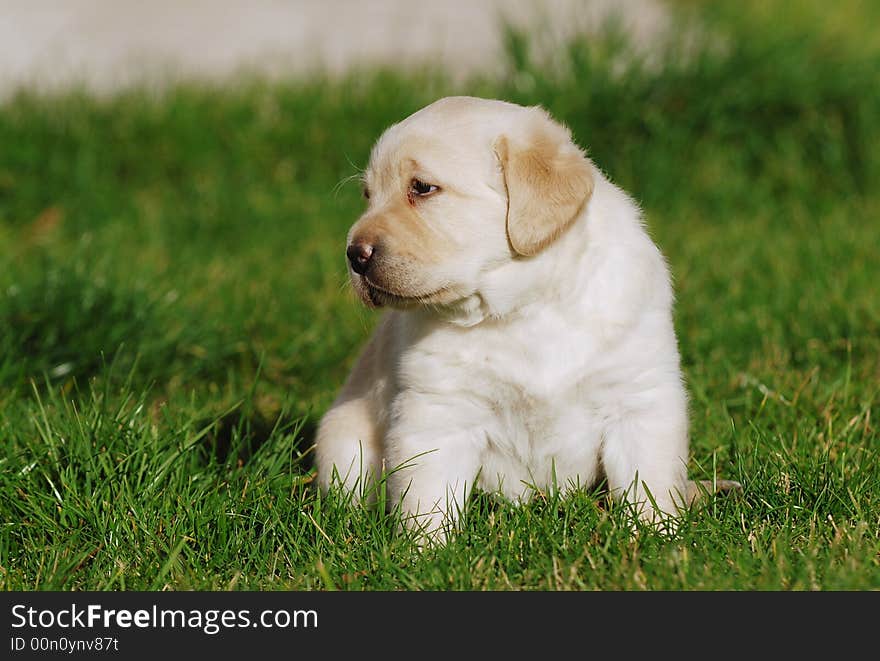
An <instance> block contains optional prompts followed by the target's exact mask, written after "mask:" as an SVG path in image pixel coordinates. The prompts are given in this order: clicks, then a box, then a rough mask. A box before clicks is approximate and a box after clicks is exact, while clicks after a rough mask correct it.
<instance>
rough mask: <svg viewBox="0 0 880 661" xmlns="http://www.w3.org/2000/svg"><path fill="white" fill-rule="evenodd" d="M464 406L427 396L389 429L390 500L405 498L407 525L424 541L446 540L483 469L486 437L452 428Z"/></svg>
mask: <svg viewBox="0 0 880 661" xmlns="http://www.w3.org/2000/svg"><path fill="white" fill-rule="evenodd" d="M461 417H462V416H461V410H460V409H456V410H450V409H449V408H448V407H447V406H443V405H434V404H431V403H429V402H426V401H424V400H422V401H418V402H415V403H413V405H411V406H408V407H406V408H405V411H404V412H403V414H402V415H398V416H396V419H395V421H394V423H393V424H392V425H391V428H390V429H389V433H388V438H387V444H386V452H387V463H386V470H387V472H388V493H389V502H390V503H391V504H392V505H393V504H396V503H398V502H399V503H400V505H401V509H402V514H403V517H404V524H405V525H406V526H407V527H409V528H411V529H414V530H418V531H419V532H420V533H421V534H422V536H423V539H424V541H426V542H430V543H440V544H442V543H443V542H444V541H445V540H446V533H447V531H448V530H451V528H452V527H453V526H454V525H455V524H456V522H457V520H458V516H459V514H460V513H461V512H462V511H463V510H464V507H465V504H466V502H467V499H468V496H469V495H470V492H471V489H472V488H473V483H474V480H475V479H476V477H477V473H478V471H479V468H480V455H481V452H482V447H483V445H484V444H485V440H484V439H485V436H484V435H482V434H481V433H480V432H478V431H475V430H474V428H469V429H465V428H454V429H450V428H449V422H450V420H456V419H458V420H460V419H461Z"/></svg>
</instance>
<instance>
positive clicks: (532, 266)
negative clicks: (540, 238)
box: [479, 207, 589, 320]
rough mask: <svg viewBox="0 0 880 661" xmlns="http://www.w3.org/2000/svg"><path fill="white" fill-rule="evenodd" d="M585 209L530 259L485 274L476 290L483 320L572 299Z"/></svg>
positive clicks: (583, 250) (583, 246) (584, 239)
mask: <svg viewBox="0 0 880 661" xmlns="http://www.w3.org/2000/svg"><path fill="white" fill-rule="evenodd" d="M588 209H589V207H587V208H585V209H583V210H582V211H581V213H580V215H579V216H578V218H577V220H575V221H574V222H573V223H572V224H571V226H570V227H569V228H568V229H567V230H566V231H565V233H564V234H563V235H562V236H560V237H559V238H558V239H557V240H556V241H554V242H553V243H552V244H551V245H550V246H548V247H547V248H546V249H545V250H543V251H542V252H540V253H539V254H537V255H535V256H534V257H520V258H517V259H514V260H513V261H511V262H507V263H505V264H502V265H501V266H498V267H496V268H495V269H492V270H490V271H489V272H487V273H486V274H485V275H484V277H483V279H482V282H481V286H480V288H479V293H480V297H481V299H482V309H483V311H484V313H485V316H486V317H487V318H492V319H496V320H503V319H507V318H513V317H518V316H522V315H528V314H530V310H531V309H532V308H533V307H535V306H546V305H548V304H553V303H554V302H558V303H559V304H565V301H566V299H567V298H569V297H571V296H576V295H577V292H576V290H577V289H578V287H579V284H580V280H581V273H580V271H581V270H582V265H583V262H584V260H585V259H586V255H587V248H588V243H589V242H588V239H589V237H588V232H589V228H588V222H589V221H588V217H587V216H588Z"/></svg>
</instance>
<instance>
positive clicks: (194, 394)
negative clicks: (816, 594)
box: [0, 0, 880, 590]
mask: <svg viewBox="0 0 880 661" xmlns="http://www.w3.org/2000/svg"><path fill="white" fill-rule="evenodd" d="M791 4H792V3H774V4H772V6H770V8H768V5H767V4H766V3H754V4H753V5H749V7H750V9H749V10H748V11H741V10H737V12H736V14H732V13H729V12H728V11H727V10H723V9H715V10H713V13H712V14H711V15H710V14H706V13H705V12H704V13H703V14H702V15H700V16H699V20H700V21H702V23H701V24H702V26H703V27H702V32H701V34H703V35H709V37H707V38H700V37H695V36H694V34H695V33H694V32H693V31H688V30H681V31H680V32H681V34H682V35H685V36H682V37H677V38H671V39H670V41H669V43H668V44H667V45H666V46H664V47H663V48H662V49H660V52H659V54H658V53H655V55H654V56H653V57H651V58H649V59H647V60H646V61H645V62H640V61H639V59H638V58H637V57H635V56H633V55H632V54H631V53H630V51H629V48H628V46H627V44H626V41H625V40H624V39H621V38H619V36H615V35H613V34H612V35H611V36H609V37H608V38H604V39H597V38H589V39H581V40H575V41H573V42H572V43H570V44H568V45H567V46H566V47H564V48H557V49H556V54H557V55H558V57H557V58H555V59H554V60H553V61H541V60H540V59H538V58H536V57H533V56H532V55H531V52H532V46H533V45H534V44H535V37H534V36H531V37H527V36H525V35H522V34H516V33H510V34H509V38H508V55H509V66H508V71H507V74H506V75H504V76H501V77H500V78H498V79H474V80H470V81H468V82H466V83H461V84H453V83H451V82H450V81H449V80H448V79H446V78H445V77H444V76H443V75H442V74H441V73H439V72H438V71H423V72H420V73H411V74H400V73H393V72H383V71H364V72H359V73H358V74H356V75H352V76H351V77H349V78H348V79H345V80H328V79H325V78H321V77H314V78H311V79H306V80H297V81H288V82H281V83H278V82H275V83H266V82H261V81H258V80H243V81H240V82H239V83H237V84H235V85H228V86H225V87H212V86H203V85H197V84H187V85H180V86H178V87H176V88H174V89H172V90H170V91H168V92H167V93H165V94H162V95H160V96H154V95H151V94H149V93H147V92H146V91H143V90H132V91H128V92H125V93H122V94H120V95H117V96H115V97H113V98H109V99H103V100H99V99H95V98H90V97H89V96H87V95H85V94H81V93H68V94H64V95H60V96H55V97H48V98H47V97H41V96H35V95H31V94H27V93H22V94H19V95H17V96H16V97H14V98H12V99H11V100H9V101H8V102H6V103H5V104H4V105H2V106H0V439H2V443H3V445H2V448H3V449H2V455H0V588H2V589H7V590H10V589H28V590H30V589H39V590H44V589H62V590H67V589H99V590H104V589H227V588H228V589H333V588H340V589H355V590H357V589H876V588H880V439H878V433H877V426H878V390H880V362H878V356H880V296H878V285H877V283H878V282H880V195H878V192H877V191H878V190H880V86H878V85H877V72H878V71H880V47H878V46H880V45H878V43H877V41H876V35H874V36H873V37H872V36H871V30H870V26H871V25H872V24H875V21H873V20H872V18H876V16H873V17H872V16H870V15H868V14H871V13H872V12H873V10H871V9H869V8H862V9H859V7H860V6H861V5H859V4H858V3H843V4H841V5H839V6H838V8H837V9H834V10H827V8H826V9H822V11H820V10H819V9H818V4H817V3H814V2H809V1H806V0H805V1H804V2H801V3H798V9H799V11H794V10H793V9H792V8H791ZM738 6H739V5H738ZM865 12H867V13H865ZM682 20H684V19H682ZM449 93H471V94H478V95H483V96H493V97H499V98H505V99H509V100H512V101H516V102H520V103H541V104H543V105H545V106H546V107H548V108H549V109H550V110H551V111H552V112H553V113H554V114H555V115H556V116H557V117H559V118H561V119H563V120H564V121H565V122H566V123H568V124H569V125H570V126H571V128H572V130H573V132H574V134H575V136H576V138H577V139H578V141H579V142H580V143H581V144H584V145H586V146H587V147H588V148H589V152H590V154H591V156H592V157H593V158H594V160H595V161H596V162H597V163H598V164H599V165H600V166H601V167H602V168H603V169H604V170H605V171H606V172H607V173H608V174H609V175H610V176H611V177H612V178H613V179H614V180H615V181H616V182H617V183H619V184H620V185H622V186H623V187H624V188H626V189H627V190H628V191H630V192H631V193H632V194H633V195H634V196H636V197H637V199H639V200H640V201H641V203H642V204H643V206H644V208H645V211H646V215H647V218H648V223H649V227H650V230H651V232H652V235H653V236H654V237H655V239H656V240H657V242H658V243H659V245H660V246H661V248H662V249H663V251H664V252H665V254H666V255H667V256H668V258H669V261H670V263H671V266H672V270H673V272H674V275H675V280H676V289H677V301H678V302H677V306H676V323H677V328H678V332H679V338H680V344H681V351H682V355H683V360H684V365H685V369H686V373H687V379H688V387H689V391H690V393H691V400H692V404H691V417H692V463H691V466H690V472H691V475H692V476H694V477H697V478H704V479H706V478H711V477H712V476H713V475H718V476H722V477H724V478H730V479H737V480H739V481H741V482H742V483H743V484H744V486H745V493H744V495H743V496H742V497H741V498H739V499H723V500H717V501H714V502H712V503H710V504H708V505H707V506H706V507H704V508H702V509H700V510H696V511H693V512H691V513H690V515H689V516H688V517H687V518H686V519H685V520H684V522H683V523H682V525H681V527H680V529H679V531H678V532H677V533H676V534H675V535H674V536H672V537H668V536H664V535H661V534H659V533H656V532H653V531H650V530H641V531H640V533H639V534H637V535H632V534H631V532H630V529H629V527H628V524H627V516H626V512H625V511H623V509H622V508H621V507H619V506H615V505H614V504H613V503H611V502H610V501H609V500H608V498H607V496H606V495H605V494H603V493H601V492H599V491H597V492H585V493H582V494H578V495H576V496H573V497H569V498H565V499H563V498H560V497H559V496H558V495H557V494H554V493H538V494H536V498H535V499H534V501H533V502H532V503H531V504H529V505H526V506H523V507H513V506H511V505H508V504H506V503H504V502H500V501H498V500H496V499H494V498H492V497H491V496H489V495H485V494H483V495H478V496H477V497H476V498H475V499H474V500H473V502H472V503H471V506H470V508H469V509H468V511H467V514H466V517H465V520H464V523H463V526H462V531H461V533H460V534H458V535H457V536H456V537H454V538H453V539H452V540H451V542H450V543H449V544H448V545H447V546H445V547H443V548H439V549H430V550H427V551H425V552H419V551H418V550H417V546H416V544H415V543H414V540H413V539H411V538H410V537H409V536H408V535H406V534H403V533H400V532H398V531H397V526H396V520H395V517H394V516H393V515H391V514H383V513H380V512H367V511H364V510H362V509H360V508H359V507H357V506H353V505H352V504H351V503H348V502H346V500H345V498H343V497H342V496H341V495H340V494H336V493H331V494H330V495H328V496H322V495H321V494H319V493H318V491H317V490H316V489H315V488H314V487H313V485H312V484H311V483H310V473H309V470H310V463H311V462H310V457H311V453H310V444H311V440H312V436H313V430H314V425H315V423H316V421H317V419H318V418H319V416H320V414H321V413H322V412H323V411H324V410H326V408H327V406H328V405H329V404H330V402H331V401H332V399H333V397H334V394H335V392H336V390H337V389H338V387H339V386H340V384H341V383H342V380H343V379H344V377H345V375H346V372H347V370H348V368H349V367H350V366H351V363H352V361H353V359H354V357H355V356H356V354H357V352H358V350H359V348H360V346H361V345H362V344H363V342H364V340H365V338H366V337H367V335H368V333H369V330H370V329H371V328H372V326H373V325H374V324H375V321H376V316H375V315H373V314H372V313H369V312H367V311H365V310H364V309H363V308H362V307H360V306H359V305H358V304H357V303H356V301H355V300H354V298H353V297H352V296H351V295H350V294H349V293H348V292H347V291H346V287H345V269H344V263H343V259H344V258H343V245H342V242H343V239H344V236H345V232H346V230H347V228H348V226H349V225H350V224H351V222H352V221H353V220H354V219H355V218H356V217H357V215H358V213H359V212H360V210H361V208H362V201H361V200H360V197H359V195H360V191H359V190H358V188H357V186H356V185H353V184H349V185H345V184H342V185H339V182H341V181H343V180H344V179H345V178H346V177H349V176H350V175H352V174H354V173H355V172H356V170H357V168H358V167H362V166H363V165H364V164H365V161H366V158H367V155H368V153H369V148H370V145H371V144H372V142H373V140H375V138H376V137H377V136H378V135H379V133H380V132H381V131H382V129H383V128H384V127H386V126H387V125H388V124H390V123H392V122H394V121H397V120H399V119H400V118H402V117H404V116H406V115H407V114H409V113H410V112H412V111H414V110H415V109H417V108H419V107H421V106H422V105H425V104H426V103H429V102H430V101H432V100H434V99H435V98H437V97H438V96H441V95H444V94H449Z"/></svg>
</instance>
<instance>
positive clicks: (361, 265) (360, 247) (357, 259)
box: [345, 241, 375, 275]
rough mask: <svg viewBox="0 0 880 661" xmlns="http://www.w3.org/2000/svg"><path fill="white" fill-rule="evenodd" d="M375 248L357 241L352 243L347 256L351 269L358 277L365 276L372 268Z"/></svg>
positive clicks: (346, 252) (364, 242)
mask: <svg viewBox="0 0 880 661" xmlns="http://www.w3.org/2000/svg"><path fill="white" fill-rule="evenodd" d="M374 252H375V251H374V249H373V246H372V245H371V244H369V243H367V242H366V241H355V242H354V243H352V244H351V245H350V246H349V247H348V250H346V251H345V254H346V255H348V261H349V262H351V268H352V269H353V270H354V272H355V273H357V274H358V275H363V274H364V273H366V272H367V269H369V268H370V260H371V259H372V258H373V253H374Z"/></svg>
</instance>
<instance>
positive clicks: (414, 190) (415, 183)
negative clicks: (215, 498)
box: [409, 179, 440, 197]
mask: <svg viewBox="0 0 880 661" xmlns="http://www.w3.org/2000/svg"><path fill="white" fill-rule="evenodd" d="M438 190H440V187H439V186H434V185H433V184H426V183H425V182H424V181H422V180H421V179H413V180H412V182H411V183H410V185H409V192H410V193H411V194H412V195H416V196H418V197H427V196H428V195H430V194H431V193H436V192H437V191H438Z"/></svg>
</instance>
